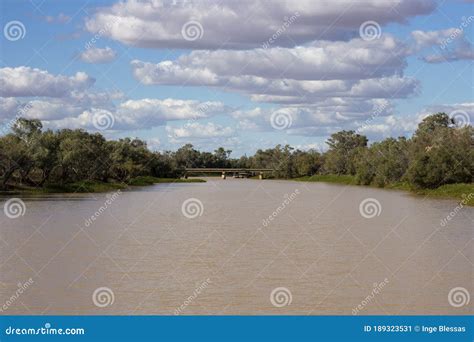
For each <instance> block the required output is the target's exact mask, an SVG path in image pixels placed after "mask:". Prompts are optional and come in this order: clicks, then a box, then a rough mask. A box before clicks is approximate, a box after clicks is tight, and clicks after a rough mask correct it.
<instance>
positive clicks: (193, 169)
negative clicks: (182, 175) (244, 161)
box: [184, 167, 273, 172]
mask: <svg viewBox="0 0 474 342" xmlns="http://www.w3.org/2000/svg"><path fill="white" fill-rule="evenodd" d="M184 170H185V171H186V172H272V171H273V169H243V168H241V169H239V168H199V167H198V168H185V169H184Z"/></svg>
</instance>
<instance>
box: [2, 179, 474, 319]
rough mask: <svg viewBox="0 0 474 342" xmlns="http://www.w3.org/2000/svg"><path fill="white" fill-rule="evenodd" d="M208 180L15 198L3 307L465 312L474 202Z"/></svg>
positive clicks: (5, 241) (5, 237)
mask: <svg viewBox="0 0 474 342" xmlns="http://www.w3.org/2000/svg"><path fill="white" fill-rule="evenodd" d="M207 180H208V181H207V183H189V184H158V185H154V186H149V187H143V188H134V189H131V190H127V191H121V192H117V193H108V194H61V195H59V194H55V195H41V196H34V197H33V196H30V197H21V200H22V202H17V204H18V205H19V206H17V207H16V208H14V207H11V208H8V209H10V210H11V211H12V212H10V213H9V216H10V217H8V216H7V215H6V214H5V213H4V212H0V311H2V312H1V313H2V314H49V315H51V314H105V315H107V314H120V315H124V314H132V315H133V314H146V315H148V314H169V315H173V314H183V315H188V314H189V315H193V314H211V315H217V314H219V315H224V314H225V315H229V314H238V315H240V314H250V315H253V314H270V315H273V314H275V315H280V314H290V315H296V314H299V315H307V314H309V315H332V314H344V315H352V314H358V315H369V314H382V315H384V314H391V315H393V314H407V315H408V314H472V313H473V302H474V300H470V301H469V302H468V299H469V296H470V295H472V294H473V293H474V291H473V263H474V252H473V251H474V248H473V247H474V239H473V219H474V208H472V207H460V206H459V204H458V203H457V202H456V201H454V200H439V199H426V198H423V197H415V196H413V195H410V194H408V193H406V192H402V191H389V190H383V189H375V188H368V187H355V186H345V185H332V184H325V183H303V182H294V181H277V180H263V181H261V180H248V179H232V178H228V179H226V180H222V179H220V178H208V179H207ZM6 200H8V198H3V199H0V204H1V207H2V208H5V206H7V202H6ZM8 205H12V202H11V201H10V202H8ZM23 205H24V206H23ZM14 209H20V214H18V212H14V211H15V210H14ZM4 211H5V210H4ZM21 214H22V215H21ZM16 216H19V217H16ZM448 216H450V219H449V220H447V219H446V218H447V217H448Z"/></svg>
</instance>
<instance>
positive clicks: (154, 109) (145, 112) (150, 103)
mask: <svg viewBox="0 0 474 342" xmlns="http://www.w3.org/2000/svg"><path fill="white" fill-rule="evenodd" d="M228 110H229V108H228V107H227V106H225V105H224V104H223V103H222V102H212V101H208V102H200V101H195V100H176V99H164V100H160V99H148V98H145V99H139V100H128V101H125V102H122V103H120V104H118V105H117V106H116V107H113V108H97V107H91V108H87V109H85V110H84V109H83V110H82V111H81V112H80V113H66V112H65V113H64V115H63V117H62V118H60V117H54V118H52V117H51V116H49V120H46V121H47V124H49V125H51V126H52V127H55V128H64V127H72V128H86V129H90V130H95V129H96V127H95V126H94V122H95V121H97V118H98V117H101V116H103V117H107V118H110V120H113V122H114V124H113V127H112V126H111V127H108V128H109V129H110V130H116V131H119V130H131V129H149V128H152V127H156V126H163V125H164V124H166V122H168V121H172V120H192V121H194V120H198V119H201V118H208V117H211V116H214V115H217V114H221V113H225V112H226V111H228ZM28 114H30V113H28ZM31 115H33V113H32V114H31Z"/></svg>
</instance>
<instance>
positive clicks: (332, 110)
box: [232, 98, 394, 136]
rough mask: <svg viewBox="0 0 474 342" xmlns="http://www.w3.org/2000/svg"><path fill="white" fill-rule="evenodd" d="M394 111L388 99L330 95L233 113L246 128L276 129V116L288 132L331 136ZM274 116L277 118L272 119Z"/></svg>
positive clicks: (243, 128) (239, 124)
mask: <svg viewBox="0 0 474 342" xmlns="http://www.w3.org/2000/svg"><path fill="white" fill-rule="evenodd" d="M393 112H394V109H393V106H392V104H391V103H390V102H389V101H387V100H385V99H374V100H359V99H342V98H330V99H325V100H322V101H320V102H317V103H315V104H314V105H312V106H294V107H280V108H276V109H263V108H260V107H257V108H253V109H251V110H245V111H241V110H240V111H234V112H233V113H232V116H233V117H234V119H236V120H237V121H238V127H239V128H240V129H242V130H255V131H275V128H274V126H275V122H273V125H272V120H273V121H275V120H276V119H275V118H276V117H277V116H279V117H280V118H281V119H283V120H285V121H286V122H290V124H287V125H286V126H285V127H284V131H285V132H286V133H288V134H291V135H306V136H327V135H328V134H330V132H333V131H334V130H335V129H343V128H344V127H354V125H355V123H356V122H358V121H364V120H366V119H368V118H372V117H379V116H387V115H390V114H392V113H393ZM272 117H273V119H272Z"/></svg>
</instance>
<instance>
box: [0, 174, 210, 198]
mask: <svg viewBox="0 0 474 342" xmlns="http://www.w3.org/2000/svg"><path fill="white" fill-rule="evenodd" d="M202 182H205V180H203V179H197V178H192V179H177V178H156V177H149V176H144V177H136V178H133V179H131V180H130V181H129V182H128V183H119V182H107V183H106V182H96V181H89V180H87V181H81V182H76V183H68V184H45V186H44V187H42V188H39V187H29V186H16V187H14V188H12V189H11V190H7V191H0V195H1V194H5V195H13V194H44V193H91V192H108V191H115V190H119V189H120V190H121V189H126V188H127V187H128V186H130V185H131V186H146V185H153V184H156V183H202Z"/></svg>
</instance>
